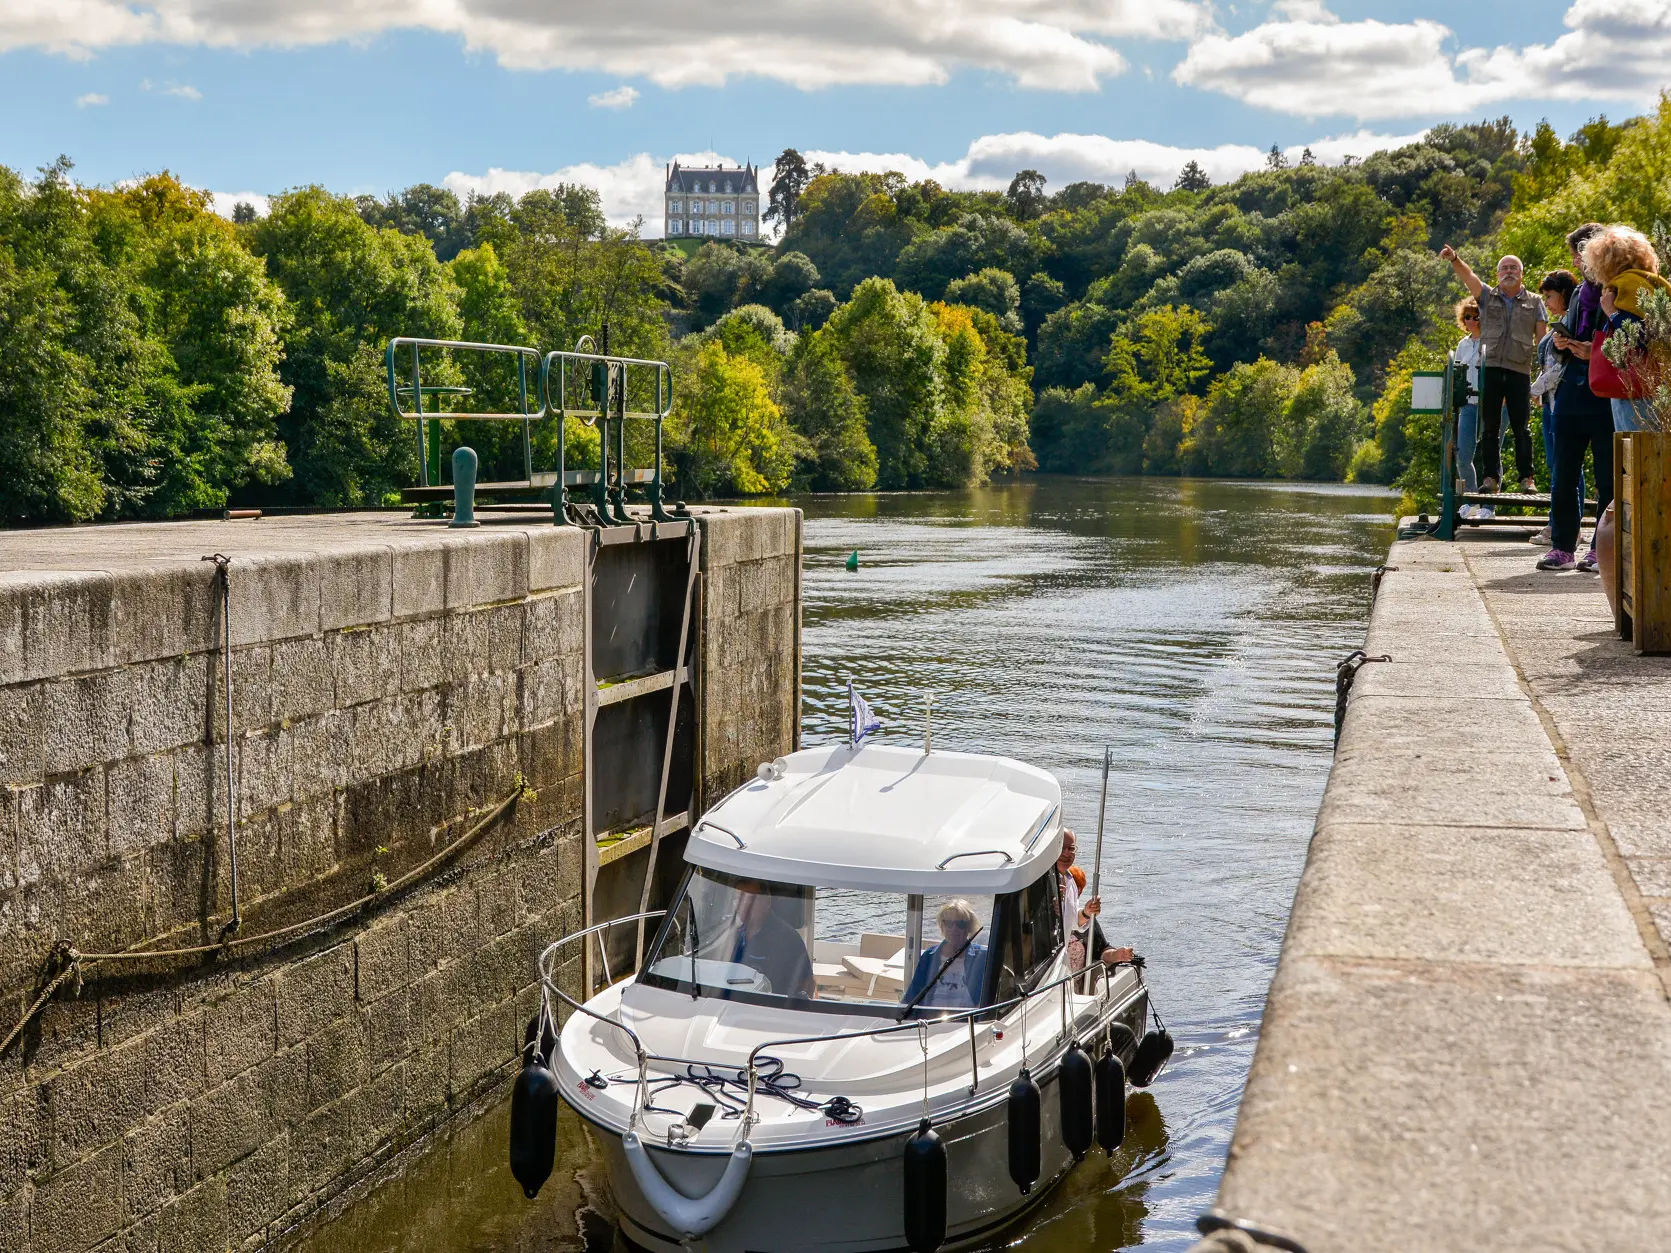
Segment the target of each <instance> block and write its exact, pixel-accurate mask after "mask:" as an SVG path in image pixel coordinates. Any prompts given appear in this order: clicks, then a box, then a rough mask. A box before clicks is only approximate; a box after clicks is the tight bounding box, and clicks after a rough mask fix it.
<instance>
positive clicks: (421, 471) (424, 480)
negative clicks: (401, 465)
mask: <svg viewBox="0 0 1671 1253" xmlns="http://www.w3.org/2000/svg"><path fill="white" fill-rule="evenodd" d="M412 408H413V409H414V410H415V411H416V413H417V415H418V482H419V483H420V484H421V485H423V486H424V487H428V486H429V485H430V483H429V441H428V432H426V431H425V430H424V388H423V378H422V376H421V374H420V372H419V370H418V346H417V345H416V344H413V345H412ZM435 477H436V478H437V479H439V478H440V477H441V476H440V473H439V472H437V473H436V476H435Z"/></svg>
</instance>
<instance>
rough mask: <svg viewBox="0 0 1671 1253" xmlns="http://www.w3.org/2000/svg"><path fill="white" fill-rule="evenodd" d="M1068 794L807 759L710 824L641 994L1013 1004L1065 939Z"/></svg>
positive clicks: (987, 764) (945, 767)
mask: <svg viewBox="0 0 1671 1253" xmlns="http://www.w3.org/2000/svg"><path fill="white" fill-rule="evenodd" d="M1061 844H1062V835H1061V789H1060V787H1059V786H1058V784H1057V783H1056V780H1055V779H1054V778H1052V777H1051V776H1050V775H1049V774H1047V773H1046V772H1044V771H1042V770H1038V769H1035V768H1033V767H1031V766H1027V765H1024V764H1023V763H1021V762H1018V761H1013V760H1010V759H1008V758H1003V757H992V756H985V755H977V754H970V753H953V752H934V753H924V752H922V751H919V750H916V749H909V748H901V747H894V746H890V745H882V744H867V745H862V746H860V747H858V748H854V747H851V746H848V745H840V746H834V747H824V748H813V749H803V750H802V751H800V752H797V753H793V754H791V755H789V756H787V757H780V758H779V759H778V760H777V761H775V762H772V763H770V764H769V765H767V766H763V767H762V768H761V771H760V776H759V777H758V778H756V779H755V780H753V781H751V782H750V783H748V784H746V785H744V786H743V787H741V788H739V789H737V791H735V792H733V793H732V794H731V795H730V796H728V797H726V798H725V800H724V801H722V802H721V803H720V804H718V805H716V806H715V807H714V808H713V809H712V810H710V811H709V812H708V813H707V814H706V815H705V816H704V817H703V818H702V820H701V821H700V822H698V823H697V825H696V829H695V831H694V832H693V833H692V835H691V839H690V842H689V845H688V847H687V849H686V853H685V859H686V861H687V862H688V863H689V869H688V871H687V872H686V877H685V881H684V883H683V884H682V885H681V887H680V890H679V892H678V894H677V895H676V897H675V899H674V901H673V904H672V907H671V908H670V909H669V910H668V913H667V916H666V918H665V919H664V920H663V922H662V925H661V928H660V931H659V933H658V934H657V936H656V939H655V943H654V945H653V947H652V949H651V952H650V954H649V958H648V960H647V961H646V963H645V966H644V970H643V973H642V974H641V975H640V976H639V981H640V982H641V983H643V984H646V985H649V986H652V987H661V988H667V989H671V990H677V991H681V992H685V993H688V994H690V995H691V996H694V997H711V998H719V999H726V1000H737V1001H742V1002H746V1003H752V1004H759V1005H772V1006H779V1007H783V1008H792V1009H798V1010H810V1011H814V1012H832V1013H842V1014H849V1015H851V1014H875V1015H883V1014H886V1015H890V1016H896V1017H900V1016H911V1015H933V1014H934V1013H935V1012H937V1011H940V1012H943V1011H945V1010H948V1009H951V1010H966V1009H971V1008H977V1007H980V1006H983V1005H993V1004H998V1003H1001V1002H1004V1001H1007V1000H1010V999H1011V998H1013V997H1016V996H1019V995H1020V994H1021V993H1022V992H1024V991H1026V990H1028V989H1029V988H1030V987H1031V986H1033V985H1034V984H1035V983H1037V982H1038V981H1039V980H1040V979H1041V978H1043V976H1044V975H1045V973H1046V972H1047V971H1048V970H1049V969H1050V968H1051V967H1052V965H1053V964H1054V959H1055V958H1056V956H1057V954H1058V952H1059V951H1060V949H1061V946H1062V942H1063V933H1062V919H1061V889H1060V886H1059V882H1058V876H1057V871H1056V865H1055V863H1056V859H1057V857H1058V855H1059V854H1060V852H1061Z"/></svg>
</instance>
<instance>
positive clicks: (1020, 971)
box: [988, 866, 1062, 1004]
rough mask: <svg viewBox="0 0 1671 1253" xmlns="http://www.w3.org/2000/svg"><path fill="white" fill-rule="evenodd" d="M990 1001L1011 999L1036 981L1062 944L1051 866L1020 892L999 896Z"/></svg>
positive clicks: (1057, 891) (1056, 886)
mask: <svg viewBox="0 0 1671 1253" xmlns="http://www.w3.org/2000/svg"><path fill="white" fill-rule="evenodd" d="M995 931H996V933H997V934H996V936H995V938H994V940H993V951H994V953H995V954H996V961H995V963H994V968H993V975H992V989H991V992H990V999H989V1001H988V1003H989V1004H995V1003H997V1002H1000V1001H1008V1000H1012V999H1014V998H1015V997H1017V996H1020V995H1021V994H1022V992H1024V991H1025V990H1026V989H1028V988H1030V987H1032V986H1033V984H1035V983H1036V982H1038V980H1039V978H1040V977H1041V976H1042V975H1043V974H1044V972H1045V970H1046V969H1048V967H1049V964H1050V962H1051V959H1053V958H1054V957H1055V956H1056V954H1057V952H1058V951H1059V950H1060V949H1061V947H1062V897H1061V886H1060V881H1059V880H1058V878H1057V875H1056V868H1055V867H1054V866H1052V867H1051V868H1050V869H1049V870H1048V871H1046V872H1045V873H1044V874H1043V875H1041V876H1040V877H1039V878H1038V879H1037V880H1036V881H1035V882H1033V883H1032V884H1031V885H1029V886H1028V887H1027V888H1025V889H1024V890H1022V891H1020V892H1016V893H1014V894H1012V895H1009V896H1002V897H999V898H998V916H997V924H996V927H995Z"/></svg>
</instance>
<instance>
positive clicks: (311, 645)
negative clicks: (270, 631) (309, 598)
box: [270, 637, 336, 723]
mask: <svg viewBox="0 0 1671 1253" xmlns="http://www.w3.org/2000/svg"><path fill="white" fill-rule="evenodd" d="M272 693H273V709H272V717H271V719H270V720H271V721H273V722H290V723H296V722H300V721H301V720H303V719H304V718H314V717H318V716H319V715H320V714H323V713H325V712H326V711H328V710H330V709H332V708H334V707H335V705H336V687H335V683H334V681H333V673H332V667H331V654H330V650H329V649H328V648H327V647H326V642H325V640H324V639H323V638H322V637H321V638H313V637H305V638H302V639H294V640H286V641H284V642H282V643H278V644H274V645H273V677H272Z"/></svg>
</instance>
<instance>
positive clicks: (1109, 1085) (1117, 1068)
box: [1096, 1049, 1126, 1155]
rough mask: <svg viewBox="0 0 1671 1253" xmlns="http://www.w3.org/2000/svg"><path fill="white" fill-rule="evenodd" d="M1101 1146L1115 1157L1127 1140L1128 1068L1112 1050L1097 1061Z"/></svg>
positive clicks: (1098, 1136) (1098, 1122)
mask: <svg viewBox="0 0 1671 1253" xmlns="http://www.w3.org/2000/svg"><path fill="white" fill-rule="evenodd" d="M1096 1072H1097V1143H1098V1144H1100V1145H1102V1151H1103V1152H1104V1153H1107V1154H1110V1155H1112V1154H1113V1152H1114V1150H1115V1149H1117V1148H1119V1147H1120V1145H1122V1144H1124V1143H1125V1139H1126V1067H1125V1064H1124V1063H1123V1062H1121V1061H1120V1055H1119V1054H1118V1053H1116V1052H1115V1051H1114V1050H1113V1049H1109V1050H1108V1052H1106V1053H1104V1054H1103V1055H1102V1056H1101V1057H1099V1058H1097V1066H1096Z"/></svg>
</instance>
